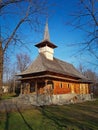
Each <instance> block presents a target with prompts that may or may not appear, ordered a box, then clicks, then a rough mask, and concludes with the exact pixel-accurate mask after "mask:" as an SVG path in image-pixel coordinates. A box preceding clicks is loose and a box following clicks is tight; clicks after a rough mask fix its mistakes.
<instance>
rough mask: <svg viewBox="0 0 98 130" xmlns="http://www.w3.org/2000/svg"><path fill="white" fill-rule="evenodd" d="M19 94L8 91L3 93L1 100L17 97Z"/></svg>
mask: <svg viewBox="0 0 98 130" xmlns="http://www.w3.org/2000/svg"><path fill="white" fill-rule="evenodd" d="M16 96H17V95H16V94H15V93H6V94H3V95H2V97H1V100H5V99H11V98H13V97H16Z"/></svg>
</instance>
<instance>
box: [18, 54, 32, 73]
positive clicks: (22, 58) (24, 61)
mask: <svg viewBox="0 0 98 130" xmlns="http://www.w3.org/2000/svg"><path fill="white" fill-rule="evenodd" d="M16 59H17V63H16V65H17V69H18V71H19V72H22V71H24V70H25V69H26V68H27V67H28V65H29V64H30V63H31V59H30V57H29V56H28V55H27V54H23V53H20V54H18V55H17V56H16Z"/></svg>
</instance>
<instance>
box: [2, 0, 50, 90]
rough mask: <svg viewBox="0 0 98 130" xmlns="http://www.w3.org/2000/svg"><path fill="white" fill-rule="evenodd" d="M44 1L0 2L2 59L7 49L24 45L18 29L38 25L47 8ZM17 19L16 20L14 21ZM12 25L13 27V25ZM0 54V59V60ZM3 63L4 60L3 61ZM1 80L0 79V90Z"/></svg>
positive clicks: (13, 0)
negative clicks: (9, 20)
mask: <svg viewBox="0 0 98 130" xmlns="http://www.w3.org/2000/svg"><path fill="white" fill-rule="evenodd" d="M47 3H48V1H46V0H1V1H0V17H1V21H2V22H1V23H2V26H1V29H0V33H1V35H2V42H1V43H0V44H1V46H2V47H3V51H2V55H3V58H4V55H5V53H7V51H8V49H9V47H12V46H14V45H17V46H19V45H22V46H23V45H25V43H24V41H23V40H22V38H21V36H22V34H23V33H24V32H22V33H20V32H19V29H20V28H21V27H23V25H24V26H25V28H26V27H27V28H32V29H34V28H35V27H37V26H38V25H39V23H40V22H39V19H40V18H41V16H43V15H46V10H47V8H48V7H49V5H48V4H47ZM10 17H13V18H12V19H11V20H12V21H11V23H10V24H9V23H8V19H9V18H10ZM16 18H17V20H16ZM5 21H6V22H5ZM13 23H14V25H13ZM35 29H36V28H35ZM1 35H0V36H1ZM0 38H1V37H0ZM2 55H1V53H0V59H1V58H2ZM3 61H4V59H3ZM3 61H2V62H1V61H0V66H1V68H3ZM0 75H1V77H2V75H3V70H2V69H0ZM1 80H2V78H0V88H1V87H2V84H1Z"/></svg>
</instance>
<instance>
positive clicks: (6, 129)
mask: <svg viewBox="0 0 98 130" xmlns="http://www.w3.org/2000/svg"><path fill="white" fill-rule="evenodd" d="M4 106H5V114H6V121H5V128H4V130H9V118H10V114H9V112H8V111H7V106H6V104H4Z"/></svg>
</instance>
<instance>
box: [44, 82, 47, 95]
mask: <svg viewBox="0 0 98 130" xmlns="http://www.w3.org/2000/svg"><path fill="white" fill-rule="evenodd" d="M44 93H45V94H47V80H45V88H44Z"/></svg>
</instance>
